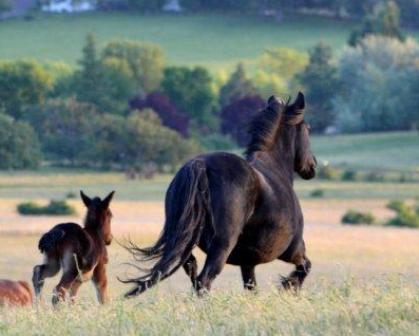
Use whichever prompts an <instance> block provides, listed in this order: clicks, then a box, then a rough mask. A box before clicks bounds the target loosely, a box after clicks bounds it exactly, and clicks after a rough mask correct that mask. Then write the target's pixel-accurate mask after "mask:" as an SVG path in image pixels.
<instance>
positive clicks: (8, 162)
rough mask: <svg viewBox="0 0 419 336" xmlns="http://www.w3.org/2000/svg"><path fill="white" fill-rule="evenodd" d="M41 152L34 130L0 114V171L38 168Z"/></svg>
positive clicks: (24, 123)
mask: <svg viewBox="0 0 419 336" xmlns="http://www.w3.org/2000/svg"><path fill="white" fill-rule="evenodd" d="M40 160H41V151H40V145H39V141H38V138H37V136H36V133H35V132H34V130H33V128H32V127H31V126H30V125H29V124H28V123H26V122H23V121H16V120H14V119H13V118H12V117H10V116H8V115H5V114H3V113H0V169H26V168H36V167H38V165H39V163H40Z"/></svg>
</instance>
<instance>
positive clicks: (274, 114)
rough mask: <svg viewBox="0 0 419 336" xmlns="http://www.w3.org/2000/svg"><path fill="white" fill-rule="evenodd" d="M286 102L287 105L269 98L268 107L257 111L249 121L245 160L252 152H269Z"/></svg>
mask: <svg viewBox="0 0 419 336" xmlns="http://www.w3.org/2000/svg"><path fill="white" fill-rule="evenodd" d="M288 102H289V99H288V101H287V103H283V102H280V101H278V100H277V99H276V98H275V97H271V98H269V100H268V106H267V107H266V108H265V109H263V110H261V111H259V112H258V113H257V114H256V115H255V116H254V117H253V119H252V120H251V121H250V123H249V127H248V133H249V135H250V141H249V143H248V145H247V148H246V151H245V155H246V157H247V158H249V157H250V155H251V154H252V153H254V152H257V151H267V150H269V149H270V148H271V147H272V145H273V144H274V143H275V140H276V137H277V134H278V130H279V126H280V124H281V116H282V112H283V111H284V110H285V109H286V108H287V106H288Z"/></svg>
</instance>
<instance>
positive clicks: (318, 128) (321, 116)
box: [297, 42, 338, 132]
mask: <svg viewBox="0 0 419 336" xmlns="http://www.w3.org/2000/svg"><path fill="white" fill-rule="evenodd" d="M332 62H333V54H332V48H331V47H330V46H328V45H326V44H324V43H322V42H321V43H319V44H317V45H316V46H315V47H314V48H313V49H312V50H311V51H310V62H309V64H308V65H307V67H306V68H305V69H304V71H303V72H302V73H301V74H299V75H298V76H297V78H298V79H299V81H300V83H301V85H302V86H303V87H304V88H305V94H306V97H307V102H308V111H309V113H308V114H307V120H308V121H309V123H310V125H311V128H312V130H313V131H314V132H322V131H324V130H325V129H326V127H328V126H330V125H332V124H333V123H334V120H335V114H334V110H333V99H334V97H335V93H336V90H337V83H338V82H337V70H336V66H335V65H334V64H333V63H332Z"/></svg>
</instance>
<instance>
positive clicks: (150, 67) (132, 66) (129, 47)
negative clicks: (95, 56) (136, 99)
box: [102, 41, 164, 94]
mask: <svg viewBox="0 0 419 336" xmlns="http://www.w3.org/2000/svg"><path fill="white" fill-rule="evenodd" d="M109 58H111V59H113V60H119V62H121V63H120V64H122V63H124V64H125V65H124V67H126V68H127V70H128V71H129V74H130V76H131V77H132V79H133V81H134V83H135V89H136V91H137V93H140V94H146V93H149V92H151V91H153V90H156V89H157V88H158V87H159V85H160V82H161V80H162V77H163V62H164V60H163V52H162V50H161V48H160V47H158V46H155V45H153V44H148V43H141V42H136V41H113V42H110V43H108V44H107V45H106V46H105V48H104V50H103V52H102V60H103V61H104V62H106V61H107V60H108V59H109Z"/></svg>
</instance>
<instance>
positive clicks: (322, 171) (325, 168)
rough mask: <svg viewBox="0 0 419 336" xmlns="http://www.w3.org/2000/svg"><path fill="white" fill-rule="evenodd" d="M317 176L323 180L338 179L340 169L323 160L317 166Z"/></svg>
mask: <svg viewBox="0 0 419 336" xmlns="http://www.w3.org/2000/svg"><path fill="white" fill-rule="evenodd" d="M316 174H317V178H319V179H323V180H336V179H338V177H339V171H338V170H337V169H336V168H333V167H332V166H331V165H330V164H329V163H328V162H322V163H321V164H320V165H319V166H318V167H317V171H316Z"/></svg>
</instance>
